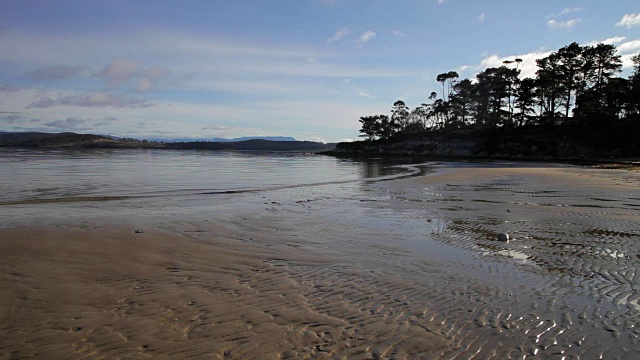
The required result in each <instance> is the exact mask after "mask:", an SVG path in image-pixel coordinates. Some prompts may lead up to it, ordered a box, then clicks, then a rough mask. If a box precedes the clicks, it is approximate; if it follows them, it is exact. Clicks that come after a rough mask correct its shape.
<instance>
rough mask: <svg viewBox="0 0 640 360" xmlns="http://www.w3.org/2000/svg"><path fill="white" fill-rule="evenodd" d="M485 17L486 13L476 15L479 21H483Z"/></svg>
mask: <svg viewBox="0 0 640 360" xmlns="http://www.w3.org/2000/svg"><path fill="white" fill-rule="evenodd" d="M486 19H487V14H485V13H482V14H480V15H478V21H479V22H484V21H485V20H486Z"/></svg>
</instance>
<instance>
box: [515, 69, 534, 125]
mask: <svg viewBox="0 0 640 360" xmlns="http://www.w3.org/2000/svg"><path fill="white" fill-rule="evenodd" d="M536 103H538V100H537V98H536V81H535V80H534V79H531V78H525V79H522V80H520V83H519V84H518V88H517V89H516V99H515V102H514V107H515V108H516V109H517V110H518V113H517V114H516V115H515V118H516V120H517V123H516V125H517V126H523V125H525V124H526V123H527V122H528V119H529V114H531V113H533V112H534V107H535V105H536Z"/></svg>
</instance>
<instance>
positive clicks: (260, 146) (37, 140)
mask: <svg viewBox="0 0 640 360" xmlns="http://www.w3.org/2000/svg"><path fill="white" fill-rule="evenodd" d="M335 145H336V144H324V143H318V142H313V141H272V140H264V139H254V140H244V141H236V142H215V141H193V142H173V143H172V142H158V141H147V140H138V139H133V138H117V139H116V138H112V137H109V136H103V135H93V134H76V133H72V132H66V133H40V132H24V133H20V132H9V133H2V132H0V147H25V148H82V149H90V148H101V149H117V148H120V149H173V150H247V151H289V152H319V151H327V150H332V149H334V148H335Z"/></svg>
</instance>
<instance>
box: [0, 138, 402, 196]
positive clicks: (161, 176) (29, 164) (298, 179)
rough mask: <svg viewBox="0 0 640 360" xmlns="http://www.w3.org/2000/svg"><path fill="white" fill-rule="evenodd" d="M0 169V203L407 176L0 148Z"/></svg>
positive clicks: (322, 160)
mask: <svg viewBox="0 0 640 360" xmlns="http://www.w3.org/2000/svg"><path fill="white" fill-rule="evenodd" d="M0 169H2V170H1V172H0V184H1V186H2V187H1V191H0V203H2V202H4V203H6V202H20V201H26V200H29V201H37V200H47V199H66V198H73V197H114V196H123V197H135V196H149V195H160V194H165V195H166V194H177V193H187V194H188V193H196V192H225V191H227V192H228V191H243V190H251V189H258V190H260V189H269V188H284V187H291V186H299V185H305V184H321V183H328V182H334V183H335V182H349V181H356V180H361V179H365V178H368V179H371V178H377V177H382V176H390V175H393V174H399V173H401V172H406V171H407V170H406V169H402V168H397V167H395V168H394V167H387V166H384V164H382V163H381V162H375V161H369V162H355V161H350V160H339V159H335V158H333V157H328V156H318V155H305V154H273V153H269V154H255V153H241V152H204V151H203V152H198V151H165V150H163V151H157V150H60V151H52V150H47V151H34V150H13V149H11V150H0Z"/></svg>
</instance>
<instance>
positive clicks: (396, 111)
mask: <svg viewBox="0 0 640 360" xmlns="http://www.w3.org/2000/svg"><path fill="white" fill-rule="evenodd" d="M409 114H410V112H409V108H408V107H407V104H405V103H404V101H402V100H398V101H396V102H395V103H393V108H392V109H391V119H392V120H393V121H394V122H395V123H396V124H398V126H399V127H400V130H404V129H405V128H406V127H407V126H408V125H409Z"/></svg>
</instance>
